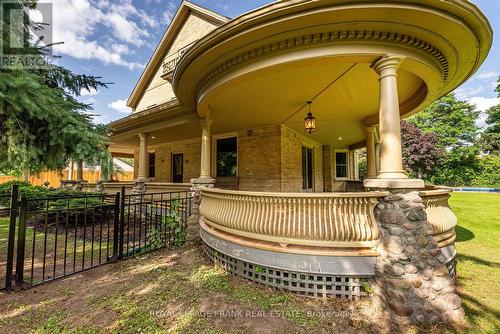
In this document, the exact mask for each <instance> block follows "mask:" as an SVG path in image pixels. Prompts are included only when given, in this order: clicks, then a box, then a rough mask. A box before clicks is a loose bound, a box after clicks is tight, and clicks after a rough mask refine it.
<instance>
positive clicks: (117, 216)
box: [111, 192, 121, 262]
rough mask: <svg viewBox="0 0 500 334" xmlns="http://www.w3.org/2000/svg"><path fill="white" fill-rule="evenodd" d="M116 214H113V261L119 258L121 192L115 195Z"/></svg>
mask: <svg viewBox="0 0 500 334" xmlns="http://www.w3.org/2000/svg"><path fill="white" fill-rule="evenodd" d="M114 212H115V214H114V215H113V218H114V221H113V257H112V258H111V261H113V262H114V261H116V260H118V258H119V254H118V246H119V240H118V239H119V229H120V215H121V214H120V192H117V193H116V195H115V210H114Z"/></svg>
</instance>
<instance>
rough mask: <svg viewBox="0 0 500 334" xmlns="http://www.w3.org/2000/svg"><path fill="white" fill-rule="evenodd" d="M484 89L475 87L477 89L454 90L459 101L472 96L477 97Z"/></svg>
mask: <svg viewBox="0 0 500 334" xmlns="http://www.w3.org/2000/svg"><path fill="white" fill-rule="evenodd" d="M484 90H485V88H484V86H482V85H481V86H477V87H463V88H462V87H460V88H458V89H456V90H455V94H456V95H457V97H458V98H459V99H461V100H463V99H469V98H471V97H473V96H477V95H478V94H479V93H482V92H484Z"/></svg>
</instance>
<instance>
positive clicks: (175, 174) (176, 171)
mask: <svg viewBox="0 0 500 334" xmlns="http://www.w3.org/2000/svg"><path fill="white" fill-rule="evenodd" d="M183 166H184V154H182V153H180V154H172V182H174V183H182V180H183V177H184V169H183Z"/></svg>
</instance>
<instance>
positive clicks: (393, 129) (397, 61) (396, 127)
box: [365, 56, 424, 189]
mask: <svg viewBox="0 0 500 334" xmlns="http://www.w3.org/2000/svg"><path fill="white" fill-rule="evenodd" d="M403 59H404V57H402V56H384V57H382V58H381V59H379V60H378V61H377V62H375V63H374V64H373V65H372V67H373V69H374V70H375V71H376V72H377V73H378V75H379V82H380V97H379V98H380V105H379V130H380V172H379V173H378V175H377V178H376V179H373V178H371V179H367V180H365V186H366V187H370V188H393V189H396V188H400V189H402V188H412V189H416V188H423V187H424V182H423V181H422V180H411V179H408V177H407V176H406V175H405V173H404V170H403V157H402V148H401V127H400V115H399V98H398V82H397V70H398V68H399V66H400V65H401V62H402V61H403Z"/></svg>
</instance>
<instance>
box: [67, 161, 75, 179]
mask: <svg viewBox="0 0 500 334" xmlns="http://www.w3.org/2000/svg"><path fill="white" fill-rule="evenodd" d="M74 169H75V161H74V160H71V162H70V163H69V169H68V180H73V171H74Z"/></svg>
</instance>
